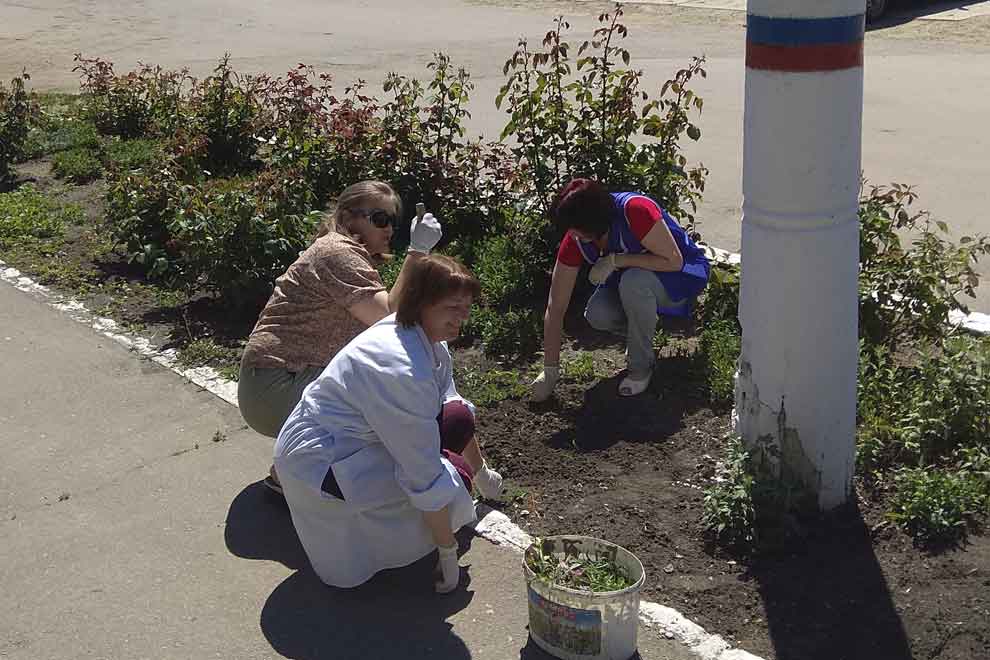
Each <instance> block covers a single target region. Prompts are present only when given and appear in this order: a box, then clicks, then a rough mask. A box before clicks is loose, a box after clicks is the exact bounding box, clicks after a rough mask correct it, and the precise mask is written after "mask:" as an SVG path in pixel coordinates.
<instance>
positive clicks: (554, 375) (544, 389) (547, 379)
mask: <svg viewBox="0 0 990 660" xmlns="http://www.w3.org/2000/svg"><path fill="white" fill-rule="evenodd" d="M558 380H560V367H559V366H557V365H549V364H548V365H546V366H544V367H543V371H541V372H540V375H539V376H537V377H536V379H535V380H534V381H533V383H532V387H533V400H534V401H546V400H547V399H549V398H550V395H551V394H553V388H554V387H556V386H557V381H558Z"/></svg>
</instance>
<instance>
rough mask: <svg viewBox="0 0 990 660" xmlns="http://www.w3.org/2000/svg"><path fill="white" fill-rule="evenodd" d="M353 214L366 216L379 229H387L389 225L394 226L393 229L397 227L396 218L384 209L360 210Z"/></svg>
mask: <svg viewBox="0 0 990 660" xmlns="http://www.w3.org/2000/svg"><path fill="white" fill-rule="evenodd" d="M352 213H356V214H359V215H363V216H366V217H367V218H368V220H371V224H373V225H374V226H376V227H378V228H379V229H385V228H386V227H388V226H389V225H392V226H393V227H394V226H395V222H396V217H395V216H394V215H393V214H391V213H389V212H388V211H383V210H382V209H372V210H370V211H368V210H364V209H359V210H356V211H352Z"/></svg>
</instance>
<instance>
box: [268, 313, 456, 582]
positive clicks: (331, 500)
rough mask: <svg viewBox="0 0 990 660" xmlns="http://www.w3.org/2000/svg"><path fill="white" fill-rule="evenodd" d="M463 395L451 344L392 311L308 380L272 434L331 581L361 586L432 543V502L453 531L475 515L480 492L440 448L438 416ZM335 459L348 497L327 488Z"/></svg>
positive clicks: (317, 561) (309, 543)
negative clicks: (445, 512)
mask: <svg viewBox="0 0 990 660" xmlns="http://www.w3.org/2000/svg"><path fill="white" fill-rule="evenodd" d="M454 399H458V400H462V401H463V399H461V397H460V396H459V395H458V394H457V390H456V388H455V387H454V381H453V368H452V365H451V359H450V352H449V351H448V349H447V346H446V344H445V343H431V342H430V341H429V339H428V338H427V337H426V334H425V333H424V332H423V330H422V328H420V327H419V326H413V327H411V328H403V327H402V326H401V325H399V324H398V323H397V322H396V320H395V315H392V316H388V317H386V318H384V319H382V320H381V321H379V322H378V323H376V324H375V325H373V326H371V327H370V328H368V329H367V330H365V331H364V332H362V333H361V334H360V335H358V336H357V337H355V338H354V339H353V340H352V341H351V342H350V343H349V344H347V345H346V346H345V347H344V348H343V349H341V351H340V352H339V353H338V354H337V355H336V356H335V357H334V358H333V360H331V361H330V364H329V365H327V368H326V369H325V370H324V371H323V373H322V374H321V375H320V377H319V378H317V379H316V380H315V381H313V382H312V383H310V384H309V385H308V386H307V387H306V390H305V391H304V392H303V395H302V399H301V400H300V401H299V404H298V405H296V407H295V409H294V410H293V411H292V414H290V415H289V418H288V419H287V420H286V422H285V425H284V426H283V427H282V431H281V433H279V436H278V438H277V439H276V441H275V450H274V454H275V455H274V464H275V469H276V470H277V472H278V476H279V480H280V481H281V483H282V488H283V490H284V492H285V498H286V500H287V502H288V504H289V511H290V512H291V514H292V522H293V524H294V525H295V528H296V532H297V533H298V534H299V540H300V541H301V542H302V545H303V548H304V549H305V550H306V554H307V555H308V556H309V559H310V562H311V563H312V565H313V568H314V570H315V571H316V573H317V575H319V576H320V579H322V580H323V581H324V582H326V583H327V584H330V585H333V586H337V587H353V586H357V585H359V584H361V583H363V582H365V581H367V580H368V579H369V578H371V576H372V575H374V574H375V573H377V572H378V571H381V570H383V569H386V568H396V567H399V566H405V565H407V564H410V563H412V562H414V561H416V560H418V559H420V558H422V557H423V556H425V555H426V554H428V553H429V552H431V551H432V550H433V549H434V548H435V547H436V544H435V543H434V541H433V538H432V535H431V534H430V532H429V529H428V528H427V527H426V524H425V522H424V521H423V516H422V512H423V511H438V510H440V509H442V508H443V507H445V506H449V507H450V518H451V521H450V522H451V529H452V530H454V531H456V530H457V529H460V527H462V526H463V525H465V524H467V523H469V522H471V521H473V520H474V519H475V510H474V502H473V500H472V498H471V495H470V494H469V493H468V491H467V489H466V488H465V487H464V483H463V482H462V481H461V478H460V476H459V475H458V473H457V470H456V469H455V468H454V466H453V465H451V464H450V463H449V462H448V461H447V460H446V459H444V458H442V457H441V454H440V430H439V426H438V424H437V416H438V415H439V414H440V410H441V407H442V406H443V404H444V403H446V402H447V401H450V400H454ZM465 403H466V404H467V405H468V406H469V407H470V408H471V410H472V412H473V411H474V407H473V406H472V405H471V404H470V403H469V402H466V401H465ZM331 468H332V469H333V475H334V478H335V479H336V480H337V484H338V486H339V487H340V491H341V493H342V494H343V495H344V499H343V500H340V499H338V498H336V497H333V496H331V495H329V494H327V493H325V492H323V490H322V485H323V481H324V478H325V477H326V474H327V470H329V469H331Z"/></svg>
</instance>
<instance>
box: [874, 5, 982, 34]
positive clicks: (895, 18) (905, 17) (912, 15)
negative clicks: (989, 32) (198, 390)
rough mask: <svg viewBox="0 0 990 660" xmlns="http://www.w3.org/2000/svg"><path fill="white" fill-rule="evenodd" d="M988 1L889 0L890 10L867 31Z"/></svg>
mask: <svg viewBox="0 0 990 660" xmlns="http://www.w3.org/2000/svg"><path fill="white" fill-rule="evenodd" d="M983 2H986V0H941V1H940V2H932V0H900V1H897V0H888V5H889V9H888V10H887V12H886V13H885V14H884V15H883V16H881V17H880V18H878V19H877V20H876V21H873V22H872V23H869V24H867V26H866V29H867V31H872V30H882V29H884V28H890V27H895V26H897V25H903V24H904V23H910V22H911V21H913V20H916V19H918V18H924V17H925V16H931V15H932V14H937V13H939V12H943V11H947V10H950V9H963V10H965V9H967V8H968V7H971V6H973V5H978V4H982V3H983Z"/></svg>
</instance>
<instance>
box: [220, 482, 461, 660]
mask: <svg viewBox="0 0 990 660" xmlns="http://www.w3.org/2000/svg"><path fill="white" fill-rule="evenodd" d="M457 537H458V542H459V544H460V551H461V554H463V552H465V551H467V549H468V548H469V547H470V544H471V539H472V535H471V533H470V531H463V532H462V533H458V535H457ZM225 541H226V544H227V548H228V549H229V550H230V552H231V553H233V554H234V555H236V556H238V557H243V558H245V559H262V560H269V561H277V562H279V563H281V564H284V565H285V566H287V567H288V568H290V569H295V570H296V572H295V573H293V574H292V575H291V576H289V577H288V578H287V579H286V580H285V581H284V582H282V584H280V585H278V587H277V588H276V589H275V591H273V592H272V593H271V595H270V596H269V597H268V600H267V601H266V602H265V605H264V607H263V608H262V611H261V621H260V623H261V630H262V632H263V633H264V635H265V638H266V639H268V642H269V643H270V644H271V645H272V648H273V649H274V650H275V651H276V652H277V653H278V654H280V655H281V656H284V657H287V658H297V659H299V660H327V659H333V660H352V659H353V660H367V659H368V658H399V657H401V658H409V659H412V660H416V659H420V658H421V659H423V660H426V659H427V658H445V659H446V658H449V659H451V660H469V659H470V658H471V653H470V652H469V651H468V649H467V646H466V645H465V644H464V642H463V641H462V640H461V639H460V638H459V637H458V636H457V635H455V634H454V633H453V631H452V625H451V624H449V623H447V621H446V619H447V618H448V617H450V616H451V615H453V614H455V613H457V612H459V611H461V610H462V609H464V608H465V607H467V606H468V604H469V603H470V602H471V600H472V598H473V597H474V592H472V591H470V590H469V588H470V578H469V577H468V576H467V572H466V571H465V570H464V569H462V576H461V577H462V586H461V588H460V589H458V590H457V591H455V592H454V593H453V594H450V595H447V596H439V595H437V594H435V593H434V591H433V569H434V567H435V566H436V561H437V558H436V553H431V554H429V555H427V556H426V557H424V558H423V559H421V560H419V561H417V562H415V563H413V564H411V565H409V566H406V567H403V568H398V569H394V570H388V571H382V572H381V573H379V574H378V575H376V576H375V577H374V578H372V579H371V580H370V581H368V582H367V583H365V584H363V585H361V586H360V587H357V588H355V589H337V588H334V587H329V586H327V585H325V584H324V583H323V582H321V581H320V579H319V578H318V577H317V576H316V574H315V573H314V572H313V570H312V568H311V567H310V565H309V560H308V559H307V558H306V554H305V552H304V550H303V548H302V545H301V544H300V542H299V538H298V536H297V535H296V531H295V529H294V528H293V526H292V519H291V517H290V516H289V510H288V507H287V506H286V504H285V501H284V500H282V499H281V498H279V497H278V496H277V495H275V494H273V493H271V492H270V491H269V490H268V489H267V488H265V487H264V486H263V485H262V484H261V483H260V482H258V483H254V484H251V485H250V486H248V487H247V488H245V489H244V490H243V491H241V492H240V493H239V494H238V495H237V497H236V498H234V501H233V502H231V505H230V509H229V510H228V512H227V525H226V531H225ZM465 585H466V586H467V588H465Z"/></svg>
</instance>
